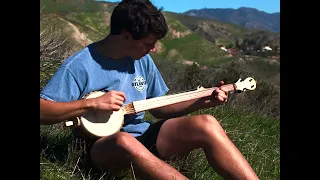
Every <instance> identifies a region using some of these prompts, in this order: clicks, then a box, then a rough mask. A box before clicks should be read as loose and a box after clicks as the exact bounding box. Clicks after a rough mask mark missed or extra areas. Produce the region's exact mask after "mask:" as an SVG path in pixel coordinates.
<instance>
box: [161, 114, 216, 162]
mask: <svg viewBox="0 0 320 180" xmlns="http://www.w3.org/2000/svg"><path fill="white" fill-rule="evenodd" d="M216 125H217V126H219V123H218V122H217V121H216V120H215V119H214V118H213V117H212V116H211V115H195V116H184V117H178V118H172V119H168V120H167V121H165V122H164V123H163V125H162V126H161V128H160V131H159V134H158V137H157V142H156V147H157V151H158V153H159V156H160V157H161V158H162V159H171V158H172V157H174V156H175V157H181V156H186V155H188V154H189V153H190V152H191V151H192V150H194V149H198V148H201V147H203V145H204V144H205V140H206V137H205V132H204V131H205V130H206V129H205V128H204V127H205V126H211V127H214V126H216Z"/></svg>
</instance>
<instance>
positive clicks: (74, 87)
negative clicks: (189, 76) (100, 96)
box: [40, 44, 168, 137]
mask: <svg viewBox="0 0 320 180" xmlns="http://www.w3.org/2000/svg"><path fill="white" fill-rule="evenodd" d="M97 90H107V91H110V90H117V91H122V92H124V93H125V95H126V100H125V102H124V105H126V104H129V103H131V102H133V101H137V100H144V99H148V98H153V97H158V96H162V95H165V94H166V93H167V92H168V87H167V86H166V84H165V82H164V80H163V79H162V77H161V74H160V72H159V71H158V69H157V67H156V66H155V64H154V62H153V60H152V58H151V56H150V55H146V56H144V57H142V58H141V59H140V60H133V59H131V58H130V57H126V58H124V59H122V60H112V59H106V58H103V57H102V56H100V55H99V54H98V52H97V51H96V50H95V47H94V46H93V44H90V45H88V46H87V47H86V48H84V49H82V50H80V51H78V52H76V53H75V54H74V55H72V56H70V57H69V58H67V59H66V60H65V61H64V62H63V64H62V65H61V67H60V68H59V69H58V70H57V72H56V73H55V74H54V75H53V76H52V78H51V79H50V81H49V82H48V84H47V85H46V86H45V87H44V88H43V89H42V91H41V92H40V97H41V98H44V99H47V100H51V101H56V102H70V101H74V100H79V99H81V98H82V97H83V96H84V95H86V94H88V93H89V92H92V91H97ZM144 114H145V113H144V112H140V113H137V114H131V115H125V117H124V125H123V127H122V128H121V131H125V132H128V133H130V134H132V135H133V136H135V137H137V136H140V135H141V134H143V133H144V132H145V131H146V130H147V129H148V127H149V125H150V123H149V122H148V121H145V120H144V119H143V118H144Z"/></svg>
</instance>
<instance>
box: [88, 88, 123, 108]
mask: <svg viewBox="0 0 320 180" xmlns="http://www.w3.org/2000/svg"><path fill="white" fill-rule="evenodd" d="M125 99H126V96H125V94H124V93H123V92H120V91H114V90H111V91H108V92H106V93H105V94H103V95H102V96H99V97H96V98H92V103H93V108H94V109H95V110H103V111H106V110H107V111H118V110H119V109H120V108H121V106H122V105H123V103H124V101H125Z"/></svg>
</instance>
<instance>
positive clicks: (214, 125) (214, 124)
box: [194, 114, 225, 137]
mask: <svg viewBox="0 0 320 180" xmlns="http://www.w3.org/2000/svg"><path fill="white" fill-rule="evenodd" d="M194 123H196V127H197V128H198V130H199V131H200V132H201V133H202V134H203V135H204V136H209V137H211V136H214V137H219V136H220V135H225V131H224V130H223V129H222V127H221V125H220V123H219V122H218V120H217V119H216V118H215V117H213V116H212V115H209V114H204V115H199V116H196V119H195V121H194Z"/></svg>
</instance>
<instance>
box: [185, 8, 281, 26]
mask: <svg viewBox="0 0 320 180" xmlns="http://www.w3.org/2000/svg"><path fill="white" fill-rule="evenodd" d="M183 14H186V15H190V16H196V17H203V18H207V19H214V20H219V21H222V22H229V23H233V24H238V25H241V26H244V27H246V28H252V29H258V30H267V31H272V32H280V12H278V13H271V14H270V13H266V12H264V11H259V10H257V9H255V8H247V7H241V8H239V9H231V8H226V9H220V8H216V9H214V8H210V9H208V8H204V9H199V10H195V9H193V10H189V11H186V12H184V13H183Z"/></svg>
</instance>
